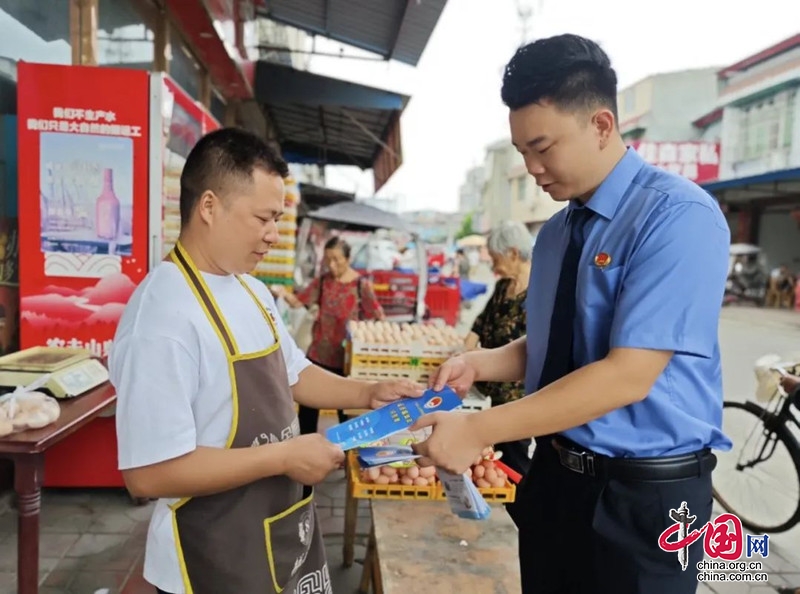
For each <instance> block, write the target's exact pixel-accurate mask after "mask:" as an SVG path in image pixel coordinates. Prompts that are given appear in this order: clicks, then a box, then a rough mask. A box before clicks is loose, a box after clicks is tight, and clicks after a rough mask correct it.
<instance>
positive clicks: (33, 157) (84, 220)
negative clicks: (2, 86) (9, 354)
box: [17, 62, 149, 356]
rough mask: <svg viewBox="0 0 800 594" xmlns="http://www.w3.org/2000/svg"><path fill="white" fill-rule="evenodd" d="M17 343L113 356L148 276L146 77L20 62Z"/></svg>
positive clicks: (144, 74) (132, 72) (141, 73)
mask: <svg viewBox="0 0 800 594" xmlns="http://www.w3.org/2000/svg"><path fill="white" fill-rule="evenodd" d="M17 88H18V90H17V93H18V105H19V108H18V112H19V113H18V148H19V223H20V225H19V226H20V231H19V245H20V250H19V251H20V298H21V299H20V342H21V347H22V348H28V347H32V346H38V345H50V346H73V347H82V348H86V349H88V350H90V351H92V352H93V353H94V354H95V355H97V356H104V355H106V354H107V353H108V349H109V347H110V345H111V341H112V339H113V336H114V332H115V330H116V326H117V322H118V321H119V318H120V315H121V313H122V310H123V308H124V305H125V303H126V302H127V301H128V298H129V297H130V295H131V293H132V292H133V290H134V288H135V287H136V285H137V284H138V283H139V282H140V281H141V280H142V279H143V278H144V276H145V274H146V273H147V261H148V260H147V257H148V253H147V249H148V240H147V238H148V229H147V225H148V208H147V196H148V142H149V140H148V138H149V130H148V122H149V113H148V112H149V75H148V73H147V72H144V71H139V70H124V69H115V68H96V67H91V66H88V67H87V66H59V65H49V64H31V63H24V62H20V64H19V68H18V87H17Z"/></svg>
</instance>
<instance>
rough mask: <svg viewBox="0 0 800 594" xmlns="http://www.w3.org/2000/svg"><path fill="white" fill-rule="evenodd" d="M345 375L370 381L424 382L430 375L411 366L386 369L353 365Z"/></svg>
mask: <svg viewBox="0 0 800 594" xmlns="http://www.w3.org/2000/svg"><path fill="white" fill-rule="evenodd" d="M347 376H348V377H350V378H352V379H363V380H370V381H388V380H401V379H407V380H411V381H412V382H422V383H426V382H427V381H428V378H429V377H430V372H429V371H427V370H425V369H413V368H411V367H398V368H396V369H386V368H381V367H353V366H352V365H351V366H350V368H349V370H348V372H347Z"/></svg>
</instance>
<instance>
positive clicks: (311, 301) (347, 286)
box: [281, 237, 384, 435]
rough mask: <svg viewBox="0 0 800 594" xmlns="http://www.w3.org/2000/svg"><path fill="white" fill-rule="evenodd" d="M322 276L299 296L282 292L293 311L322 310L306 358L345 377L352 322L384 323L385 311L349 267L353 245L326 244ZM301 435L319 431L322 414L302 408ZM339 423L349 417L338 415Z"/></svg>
mask: <svg viewBox="0 0 800 594" xmlns="http://www.w3.org/2000/svg"><path fill="white" fill-rule="evenodd" d="M322 264H323V269H327V271H326V272H323V273H322V275H320V276H318V277H316V278H314V280H312V281H311V283H310V284H309V285H308V287H306V288H305V289H303V290H302V291H300V292H299V293H298V294H297V295H296V296H295V295H292V294H291V293H286V292H282V293H281V296H282V297H283V298H284V299H285V300H286V302H287V303H288V304H289V305H290V306H292V307H303V306H305V307H311V306H312V305H318V306H319V313H318V314H317V319H316V320H315V322H314V326H313V327H312V329H311V335H312V340H311V346H310V347H309V349H308V353H307V356H308V358H309V360H311V361H312V362H313V363H315V364H316V365H318V366H320V367H322V368H324V369H327V370H328V371H331V372H333V373H336V374H338V375H344V340H345V338H346V336H347V322H348V321H350V320H368V319H383V317H384V314H383V309H382V308H381V305H380V303H378V299H377V297H376V296H375V291H374V290H373V289H372V284H371V283H370V282H369V281H368V280H367V279H365V278H362V276H361V275H360V274H359V273H358V272H356V271H355V270H353V268H352V267H351V266H350V245H349V244H348V243H347V242H346V241H344V240H343V239H341V238H339V237H333V238H331V239H329V240H328V242H327V243H326V244H325V250H324V255H323V260H322ZM298 416H299V420H300V433H302V434H303V435H306V434H308V433H314V432H315V431H316V430H317V422H318V421H319V411H318V410H316V409H313V408H306V407H305V406H302V405H301V406H300V412H299V415H298ZM339 420H340V421H341V422H344V421H345V420H346V417H345V416H344V414H343V413H342V411H339Z"/></svg>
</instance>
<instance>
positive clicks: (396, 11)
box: [258, 0, 447, 66]
mask: <svg viewBox="0 0 800 594" xmlns="http://www.w3.org/2000/svg"><path fill="white" fill-rule="evenodd" d="M445 4H447V0H261V1H260V6H258V13H259V14H260V15H261V16H264V17H266V18H268V19H271V20H273V21H276V22H278V23H283V24H285V25H291V26H292V27H296V28H298V29H302V30H303V31H306V32H308V33H312V34H315V35H322V36H324V37H328V38H330V39H333V40H335V41H340V42H342V43H346V44H348V45H352V46H353V47H357V48H360V49H363V50H367V51H370V52H373V53H376V54H378V55H380V56H382V57H383V58H385V59H387V60H397V61H399V62H404V63H405V64H410V65H412V66H416V65H417V63H418V62H419V59H420V56H421V55H422V52H423V50H424V49H425V46H426V45H428V40H429V39H430V37H431V34H432V33H433V29H434V27H435V26H436V23H437V22H438V21H439V17H440V16H441V14H442V11H443V10H444V6H445Z"/></svg>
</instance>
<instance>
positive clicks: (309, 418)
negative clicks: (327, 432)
mask: <svg viewBox="0 0 800 594" xmlns="http://www.w3.org/2000/svg"><path fill="white" fill-rule="evenodd" d="M311 362H312V363H313V364H314V365H316V366H317V367H322V369H324V370H326V371H330V372H331V373H335V374H336V375H341V376H343V375H344V370H343V369H335V368H333V367H328V366H327V365H322V364H321V363H317V362H316V361H311ZM336 413H337V415H338V417H339V422H340V423H344V422H345V421H346V420H347V417H346V416H345V414H344V411H342V410H337V411H336ZM297 420H298V421H299V423H300V435H310V434H311V433H316V432H317V425H318V424H319V409H317V408H309V407H307V406H303V405H302V404H301V405H300V406H299V410H298V412H297Z"/></svg>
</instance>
